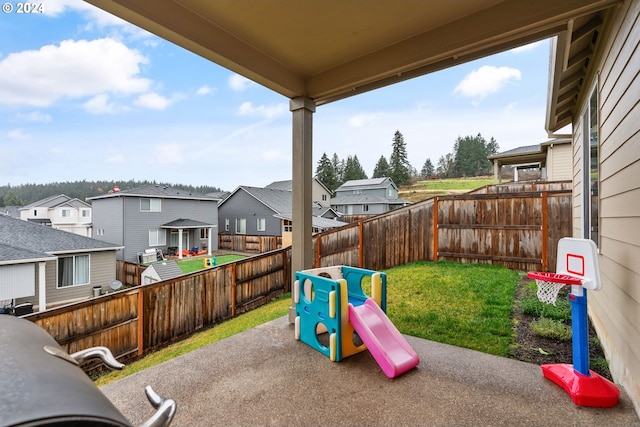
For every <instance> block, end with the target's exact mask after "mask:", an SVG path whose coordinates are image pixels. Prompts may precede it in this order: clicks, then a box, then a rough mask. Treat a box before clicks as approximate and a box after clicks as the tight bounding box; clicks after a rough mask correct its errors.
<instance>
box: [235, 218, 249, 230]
mask: <svg viewBox="0 0 640 427" xmlns="http://www.w3.org/2000/svg"><path fill="white" fill-rule="evenodd" d="M236 234H247V220H246V219H245V218H236Z"/></svg>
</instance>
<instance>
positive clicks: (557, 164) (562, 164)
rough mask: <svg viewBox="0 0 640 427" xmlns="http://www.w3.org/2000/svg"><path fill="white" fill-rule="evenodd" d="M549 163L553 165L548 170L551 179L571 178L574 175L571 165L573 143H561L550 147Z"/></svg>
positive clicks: (562, 179)
mask: <svg viewBox="0 0 640 427" xmlns="http://www.w3.org/2000/svg"><path fill="white" fill-rule="evenodd" d="M547 153H548V154H547V156H548V157H549V159H548V160H547V164H551V167H550V168H549V170H548V171H547V174H548V177H547V178H548V179H549V181H564V180H569V179H571V178H572V176H573V173H572V172H573V170H572V167H571V159H572V156H571V153H572V151H571V144H560V145H555V146H553V148H552V147H549V150H548V151H547Z"/></svg>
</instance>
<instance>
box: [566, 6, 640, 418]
mask: <svg viewBox="0 0 640 427" xmlns="http://www.w3.org/2000/svg"><path fill="white" fill-rule="evenodd" d="M613 13H615V16H612V18H613V19H612V21H611V22H609V23H607V28H608V29H609V31H610V36H609V37H608V38H606V39H604V40H602V41H601V44H602V45H603V46H601V48H602V50H601V51H600V52H601V54H600V55H598V57H597V58H594V60H595V61H596V68H597V69H598V70H599V79H598V84H599V120H600V147H599V148H600V151H599V162H600V163H599V167H600V170H599V172H600V183H599V196H600V202H599V214H600V219H599V221H600V223H599V231H600V245H599V250H600V257H599V261H600V269H601V276H602V290H600V291H594V292H591V293H589V310H590V314H591V319H592V322H593V324H594V326H595V328H596V330H597V331H598V334H599V336H600V340H601V342H602V344H603V347H604V348H605V353H606V355H607V358H608V359H609V365H610V369H611V372H612V375H613V378H614V380H615V381H616V382H617V383H620V384H622V385H623V386H624V387H625V389H626V391H627V393H629V394H630V396H631V397H632V399H633V400H634V402H635V404H636V409H637V410H638V409H640V386H639V384H640V264H639V263H638V259H640V105H639V104H640V102H639V99H638V94H639V93H640V30H639V28H640V0H636V1H630V2H625V3H624V5H621V6H620V7H619V8H616V9H613ZM596 78H597V77H596V76H592V78H591V81H588V82H585V85H584V86H583V88H585V89H586V88H590V87H592V86H593V84H594V83H595V82H596ZM582 95H583V97H582V99H584V101H583V102H582V107H583V108H584V106H585V105H586V102H588V101H587V98H588V95H589V94H588V93H583V94H582ZM577 119H578V118H574V124H575V125H576V126H575V129H576V133H575V135H574V143H575V144H574V151H573V153H574V168H575V169H574V170H575V173H574V184H575V189H576V190H575V191H574V195H576V194H577V196H576V197H575V198H574V203H576V204H578V203H580V205H579V206H574V220H575V221H574V224H578V227H579V226H580V225H581V224H582V218H581V214H582V206H581V200H582V197H581V195H580V194H579V193H580V189H581V188H582V182H581V179H580V176H581V173H582V172H581V168H582V160H581V158H580V157H581V156H580V153H581V152H582V150H581V147H578V145H581V142H580V141H581V139H582V138H581V135H580V130H581V129H582V126H581V123H579V120H577ZM576 217H577V218H576ZM574 236H576V237H581V236H582V232H581V230H580V229H578V228H574Z"/></svg>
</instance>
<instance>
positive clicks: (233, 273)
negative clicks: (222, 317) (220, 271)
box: [231, 262, 237, 317]
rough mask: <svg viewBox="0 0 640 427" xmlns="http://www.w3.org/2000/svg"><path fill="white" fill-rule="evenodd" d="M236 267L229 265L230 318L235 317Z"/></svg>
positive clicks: (234, 264)
mask: <svg viewBox="0 0 640 427" xmlns="http://www.w3.org/2000/svg"><path fill="white" fill-rule="evenodd" d="M236 265H237V263H235V262H234V263H233V264H232V265H231V317H236V292H237V289H236Z"/></svg>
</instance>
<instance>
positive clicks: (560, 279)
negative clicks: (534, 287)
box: [527, 271, 582, 285]
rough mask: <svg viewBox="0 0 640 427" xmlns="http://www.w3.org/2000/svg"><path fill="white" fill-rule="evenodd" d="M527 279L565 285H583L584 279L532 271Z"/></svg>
mask: <svg viewBox="0 0 640 427" xmlns="http://www.w3.org/2000/svg"><path fill="white" fill-rule="evenodd" d="M527 277H529V278H530V279H534V280H542V281H545V282H551V283H561V284H563V285H582V279H579V278H577V277H575V276H570V275H568V274H558V273H551V272H546V271H530V272H528V273H527Z"/></svg>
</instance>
